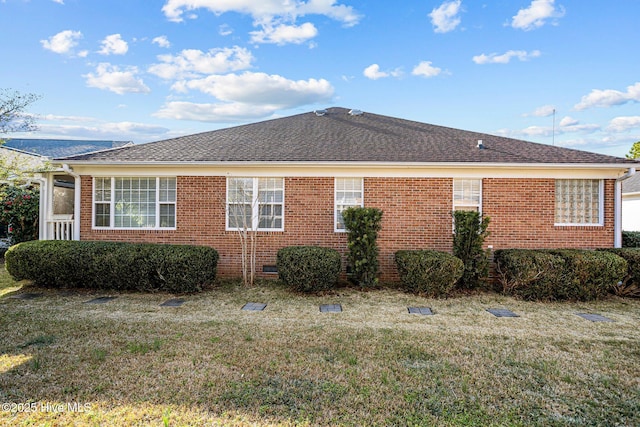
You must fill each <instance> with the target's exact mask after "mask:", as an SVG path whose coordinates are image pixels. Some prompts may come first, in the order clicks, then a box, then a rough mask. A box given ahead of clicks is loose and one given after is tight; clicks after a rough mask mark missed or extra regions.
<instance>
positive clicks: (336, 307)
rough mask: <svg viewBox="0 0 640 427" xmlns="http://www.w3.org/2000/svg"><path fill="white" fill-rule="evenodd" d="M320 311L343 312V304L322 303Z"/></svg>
mask: <svg viewBox="0 0 640 427" xmlns="http://www.w3.org/2000/svg"><path fill="white" fill-rule="evenodd" d="M320 313H342V305H341V304H322V305H320Z"/></svg>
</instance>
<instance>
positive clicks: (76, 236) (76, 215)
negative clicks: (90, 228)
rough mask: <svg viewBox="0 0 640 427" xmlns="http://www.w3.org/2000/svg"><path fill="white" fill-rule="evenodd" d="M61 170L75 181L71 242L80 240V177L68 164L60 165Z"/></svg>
mask: <svg viewBox="0 0 640 427" xmlns="http://www.w3.org/2000/svg"><path fill="white" fill-rule="evenodd" d="M62 170H63V171H65V172H66V173H67V174H69V175H71V176H72V177H73V179H74V180H75V185H74V188H73V219H74V221H73V240H80V189H81V187H82V186H81V183H80V175H78V174H77V173H75V172H74V171H73V169H71V168H70V167H69V165H68V164H66V163H63V164H62Z"/></svg>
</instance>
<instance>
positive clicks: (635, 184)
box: [622, 172, 640, 193]
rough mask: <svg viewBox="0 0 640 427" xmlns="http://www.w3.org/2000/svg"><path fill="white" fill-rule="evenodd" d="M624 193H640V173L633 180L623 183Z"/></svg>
mask: <svg viewBox="0 0 640 427" xmlns="http://www.w3.org/2000/svg"><path fill="white" fill-rule="evenodd" d="M622 192H623V193H640V172H636V174H635V175H633V176H632V177H631V178H629V179H626V180H624V181H622Z"/></svg>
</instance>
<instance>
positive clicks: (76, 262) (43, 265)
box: [5, 241, 218, 293]
mask: <svg viewBox="0 0 640 427" xmlns="http://www.w3.org/2000/svg"><path fill="white" fill-rule="evenodd" d="M5 262H6V269H7V271H8V272H9V274H11V276H13V277H14V278H15V279H16V280H22V279H28V280H32V281H33V282H34V284H36V285H38V286H45V287H54V288H67V287H72V288H90V289H114V290H135V291H165V292H172V293H183V292H196V291H200V290H202V289H203V287H205V286H207V285H211V284H212V283H213V282H214V281H215V278H216V270H217V264H218V252H217V251H216V250H215V249H213V248H210V247H203V246H188V245H159V244H137V243H115V242H90V241H32V242H24V243H20V244H18V245H15V246H12V247H11V248H10V249H9V250H8V251H7V253H6V254H5Z"/></svg>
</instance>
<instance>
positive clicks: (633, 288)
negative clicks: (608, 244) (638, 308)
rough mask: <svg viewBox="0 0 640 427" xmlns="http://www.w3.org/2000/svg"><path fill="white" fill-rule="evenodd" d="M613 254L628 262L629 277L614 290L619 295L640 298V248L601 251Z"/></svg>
mask: <svg viewBox="0 0 640 427" xmlns="http://www.w3.org/2000/svg"><path fill="white" fill-rule="evenodd" d="M599 250H601V251H606V252H611V253H613V254H616V255H618V256H619V257H622V258H624V259H626V260H627V265H628V268H627V275H626V276H625V278H624V279H623V280H622V282H621V283H620V284H619V285H617V286H616V287H615V288H614V292H615V293H616V294H617V295H620V296H624V297H634V298H640V248H618V249H615V248H607V249H599Z"/></svg>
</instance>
